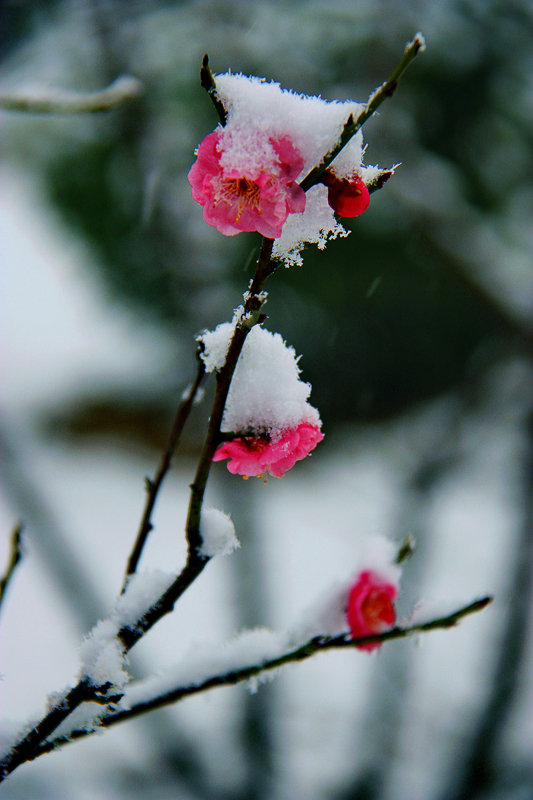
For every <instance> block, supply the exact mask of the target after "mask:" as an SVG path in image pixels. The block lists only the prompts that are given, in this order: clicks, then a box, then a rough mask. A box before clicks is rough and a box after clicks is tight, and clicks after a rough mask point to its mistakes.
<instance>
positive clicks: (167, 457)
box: [122, 358, 205, 593]
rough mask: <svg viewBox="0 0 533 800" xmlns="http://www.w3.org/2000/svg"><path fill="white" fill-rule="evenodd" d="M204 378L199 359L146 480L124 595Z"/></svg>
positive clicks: (123, 588)
mask: <svg viewBox="0 0 533 800" xmlns="http://www.w3.org/2000/svg"><path fill="white" fill-rule="evenodd" d="M204 377H205V365H204V362H203V361H202V359H201V358H198V369H197V373H196V378H195V380H194V383H193V384H192V386H191V387H190V388H189V389H188V390H187V392H186V394H185V396H184V398H183V400H182V402H181V403H180V405H179V407H178V411H177V413H176V417H175V419H174V424H173V425H172V429H171V431H170V436H169V438H168V442H167V446H166V448H165V450H164V452H163V454H162V456H161V461H160V462H159V467H158V469H157V472H156V474H155V477H154V478H153V480H151V479H150V478H147V479H146V489H147V496H146V503H145V506H144V511H143V515H142V519H141V522H140V525H139V530H138V532H137V538H136V540H135V544H134V546H133V549H132V551H131V555H130V557H129V559H128V564H127V567H126V574H125V577H124V583H123V586H122V593H124V591H125V589H126V585H127V582H128V578H129V577H130V575H133V573H134V572H135V570H136V569H137V565H138V563H139V559H140V557H141V554H142V551H143V548H144V545H145V544H146V540H147V538H148V536H149V534H150V531H151V530H152V528H153V525H152V521H151V517H152V512H153V510H154V506H155V503H156V500H157V495H158V493H159V489H160V488H161V484H162V483H163V480H164V479H165V476H166V474H167V472H168V471H169V469H170V466H171V463H172V457H173V455H174V453H175V451H176V447H177V446H178V442H179V438H180V436H181V433H182V431H183V427H184V425H185V422H186V421H187V419H188V417H189V414H190V412H191V409H192V407H193V404H194V401H195V398H196V395H197V394H198V390H199V388H200V385H201V383H202V381H203V379H204Z"/></svg>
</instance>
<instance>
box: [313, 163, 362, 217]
mask: <svg viewBox="0 0 533 800" xmlns="http://www.w3.org/2000/svg"><path fill="white" fill-rule="evenodd" d="M322 183H323V184H325V185H326V186H327V187H328V203H329V204H330V206H331V208H332V209H333V211H334V212H335V213H336V214H338V216H339V217H359V216H360V215H361V214H362V213H363V212H364V211H366V210H367V208H368V206H369V204H370V194H369V192H368V189H367V187H366V185H365V183H364V182H363V181H362V180H361V178H360V177H359V175H354V176H353V177H351V178H338V177H337V176H336V175H335V174H334V173H333V172H332V171H331V170H328V169H327V170H325V171H324V173H323V175H322Z"/></svg>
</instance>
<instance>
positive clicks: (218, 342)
mask: <svg viewBox="0 0 533 800" xmlns="http://www.w3.org/2000/svg"><path fill="white" fill-rule="evenodd" d="M234 319H235V318H234ZM234 330H235V321H233V322H222V323H221V324H220V325H218V326H217V327H216V328H215V330H214V331H204V332H203V333H202V334H201V335H200V336H199V337H198V341H199V342H201V343H202V344H203V345H204V350H203V352H201V353H200V358H201V359H202V361H203V362H204V364H205V371H206V372H213V371H215V370H217V371H218V370H219V369H222V367H223V366H224V361H225V360H226V354H227V352H228V347H229V343H230V341H231V337H232V336H233V331H234ZM245 346H246V345H245Z"/></svg>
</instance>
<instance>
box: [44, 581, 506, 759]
mask: <svg viewBox="0 0 533 800" xmlns="http://www.w3.org/2000/svg"><path fill="white" fill-rule="evenodd" d="M491 601H492V597H489V596H487V597H483V598H481V599H479V600H475V601H474V602H472V603H469V604H468V605H466V606H463V607H461V608H459V609H458V610H457V611H454V612H453V613H451V614H447V615H445V616H443V617H437V618H435V619H432V620H429V621H428V622H422V623H418V624H415V625H410V626H407V627H402V628H400V627H396V628H392V629H391V630H389V631H385V632H384V633H378V634H375V635H374V636H360V637H358V638H356V639H352V638H350V636H349V634H341V635H339V636H315V637H313V638H312V639H310V640H309V641H307V642H306V643H305V644H303V645H300V646H299V647H296V648H294V649H293V650H289V651H288V652H286V653H283V654H282V655H281V656H278V657H277V658H272V659H268V660H266V661H263V662H261V663H259V664H253V665H248V666H245V667H241V668H239V669H234V670H230V671H228V672H225V673H223V674H220V675H213V676H211V677H209V678H206V679H205V680H203V681H201V682H199V683H193V684H188V685H186V686H178V687H176V688H174V689H172V690H170V691H168V692H165V693H164V694H161V695H157V696H155V697H153V698H150V699H148V700H145V701H142V702H139V703H137V704H135V705H133V706H131V707H130V708H128V709H120V710H117V711H111V712H107V713H105V714H104V715H103V716H102V717H101V718H100V719H99V720H98V725H99V727H98V728H97V729H96V730H101V729H102V728H109V727H111V726H113V725H116V724H117V723H119V722H124V721H126V720H129V719H132V718H134V717H138V716H140V715H141V714H145V713H147V712H149V711H153V710H155V709H157V708H162V707H164V706H168V705H170V704H172V703H177V702H178V701H180V700H183V699H184V698H185V697H190V696H191V695H194V694H200V693H201V692H205V691H207V690H209V689H214V688H217V687H221V686H233V685H234V684H237V683H242V682H243V681H246V680H249V679H250V678H254V677H256V676H257V675H260V674H261V673H262V672H268V671H270V670H274V669H278V668H279V667H282V666H285V665H286V664H294V663H297V662H299V661H305V660H306V659H308V658H310V657H311V656H313V655H314V654H315V653H318V652H323V651H325V650H333V649H345V648H349V649H353V648H356V647H360V646H361V645H365V644H375V643H376V642H379V643H380V644H383V643H384V642H388V641H392V640H394V639H405V638H407V637H408V636H416V635H418V634H420V633H426V632H427V631H432V630H439V629H448V628H452V627H454V626H455V625H457V624H458V623H459V622H460V621H461V620H462V619H463V618H464V617H467V616H469V615H470V614H475V613H477V612H478V611H482V610H483V609H484V608H486V606H487V605H489V603H490V602H491ZM94 732H95V731H94V729H88V730H87V729H80V730H75V731H73V732H71V733H69V734H68V735H67V736H61V737H57V738H56V739H54V740H52V741H49V742H45V743H44V744H42V745H41V746H40V747H39V749H38V752H36V754H35V755H36V757H37V756H39V755H42V754H44V753H47V752H49V751H50V750H54V749H56V748H57V747H61V746H62V745H64V744H68V743H69V742H71V741H74V740H75V739H81V738H84V737H86V736H89V735H91V734H92V733H94Z"/></svg>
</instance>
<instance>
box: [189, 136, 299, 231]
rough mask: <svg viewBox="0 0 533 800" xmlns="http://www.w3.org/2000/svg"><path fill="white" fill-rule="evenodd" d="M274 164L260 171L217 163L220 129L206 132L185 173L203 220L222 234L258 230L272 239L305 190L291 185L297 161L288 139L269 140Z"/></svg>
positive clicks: (295, 151) (297, 158)
mask: <svg viewBox="0 0 533 800" xmlns="http://www.w3.org/2000/svg"><path fill="white" fill-rule="evenodd" d="M268 141H269V143H270V145H271V147H272V149H273V151H274V154H275V159H274V161H275V163H273V165H272V166H270V167H269V168H268V170H263V169H261V168H260V167H255V168H251V167H249V168H245V169H236V168H231V169H229V168H227V167H224V165H223V164H222V160H221V156H222V153H223V134H222V131H215V132H214V133H210V134H209V135H208V136H206V137H205V139H204V140H203V141H202V143H201V144H200V146H199V147H198V152H197V158H196V161H195V162H194V164H193V165H192V167H191V169H190V170H189V174H188V176H187V177H188V179H189V183H190V184H191V186H192V196H193V198H194V200H196V202H197V203H199V204H200V205H201V206H203V209H204V210H203V215H204V220H205V221H206V222H207V224H208V225H212V226H213V227H215V228H216V229H217V230H218V231H220V233H223V234H224V235H225V236H233V235H234V234H236V233H240V232H241V231H258V232H259V233H260V234H262V235H263V236H267V237H268V238H271V239H276V238H278V237H279V236H281V230H282V228H283V224H284V222H285V220H286V219H287V217H288V215H289V214H294V213H301V212H303V210H304V208H305V192H304V191H303V189H301V188H300V186H299V185H298V184H297V183H296V181H295V178H297V177H298V175H299V173H300V172H301V170H302V167H303V163H304V162H303V159H302V157H301V155H300V153H299V152H298V150H297V149H296V148H295V147H294V145H293V144H292V143H291V141H290V139H289V138H288V137H286V136H282V137H281V138H279V139H273V138H269V140H268Z"/></svg>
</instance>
